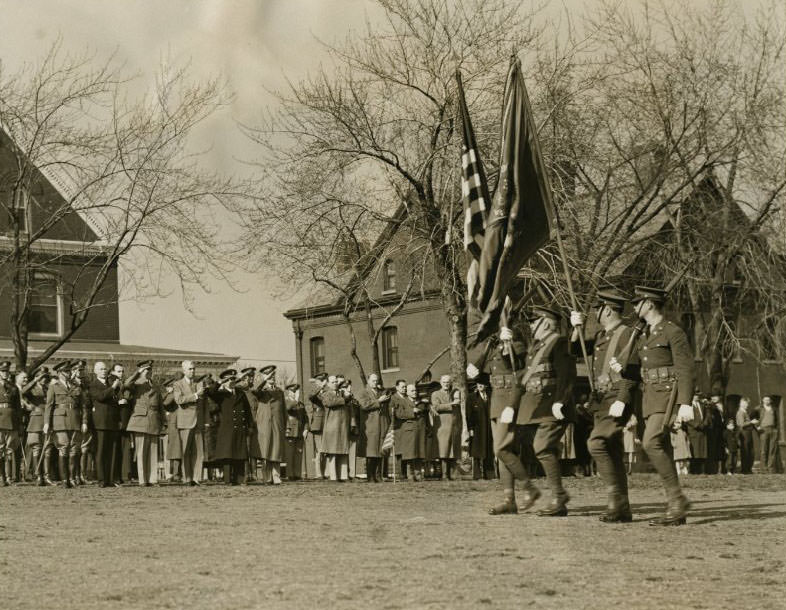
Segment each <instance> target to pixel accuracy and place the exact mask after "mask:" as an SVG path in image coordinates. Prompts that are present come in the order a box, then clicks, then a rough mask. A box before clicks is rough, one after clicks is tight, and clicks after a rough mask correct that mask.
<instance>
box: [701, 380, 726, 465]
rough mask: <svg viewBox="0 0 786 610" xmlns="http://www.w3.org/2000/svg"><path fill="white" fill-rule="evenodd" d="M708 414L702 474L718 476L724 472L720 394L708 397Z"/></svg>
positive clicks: (724, 459) (722, 418)
mask: <svg viewBox="0 0 786 610" xmlns="http://www.w3.org/2000/svg"><path fill="white" fill-rule="evenodd" d="M707 411H708V413H709V418H708V421H709V425H708V426H707V462H706V463H705V467H704V472H705V473H706V474H718V472H719V471H720V472H726V455H725V453H724V449H723V446H724V442H723V435H724V425H723V420H724V417H723V402H722V401H721V394H720V393H719V392H718V393H713V394H712V396H710V404H709V405H707Z"/></svg>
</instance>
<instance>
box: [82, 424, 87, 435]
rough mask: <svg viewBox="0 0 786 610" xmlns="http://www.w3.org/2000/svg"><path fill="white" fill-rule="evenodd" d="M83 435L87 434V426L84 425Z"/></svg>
mask: <svg viewBox="0 0 786 610" xmlns="http://www.w3.org/2000/svg"><path fill="white" fill-rule="evenodd" d="M82 434H87V424H82Z"/></svg>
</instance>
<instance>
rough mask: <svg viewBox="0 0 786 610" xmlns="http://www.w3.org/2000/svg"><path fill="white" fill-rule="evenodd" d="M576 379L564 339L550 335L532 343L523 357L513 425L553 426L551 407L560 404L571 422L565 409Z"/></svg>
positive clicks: (574, 367)
mask: <svg viewBox="0 0 786 610" xmlns="http://www.w3.org/2000/svg"><path fill="white" fill-rule="evenodd" d="M575 379H576V360H575V359H574V358H573V355H572V354H571V353H570V345H569V342H568V339H567V338H566V337H562V336H559V335H557V334H556V333H552V334H551V335H549V336H548V337H545V338H544V339H542V340H541V341H536V342H535V343H534V344H533V345H532V347H531V349H530V351H529V353H528V354H527V367H526V369H525V370H524V374H523V376H522V378H521V382H520V384H524V387H521V385H519V386H517V393H518V394H519V395H522V394H523V395H522V396H521V400H520V402H519V409H518V416H517V418H516V424H518V425H519V426H524V425H528V424H541V423H546V422H555V421H557V419H556V418H555V417H554V414H553V413H552V410H551V407H552V405H553V404H554V403H556V402H559V403H562V405H563V409H562V413H563V414H564V415H565V419H568V420H569V419H572V417H571V415H572V414H571V413H570V411H569V407H570V405H571V403H572V400H571V392H572V390H573V383H574V381H575Z"/></svg>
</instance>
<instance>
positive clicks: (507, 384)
mask: <svg viewBox="0 0 786 610" xmlns="http://www.w3.org/2000/svg"><path fill="white" fill-rule="evenodd" d="M489 383H490V384H491V387H492V388H496V389H500V388H512V387H514V386H515V385H516V376H515V375H491V377H489Z"/></svg>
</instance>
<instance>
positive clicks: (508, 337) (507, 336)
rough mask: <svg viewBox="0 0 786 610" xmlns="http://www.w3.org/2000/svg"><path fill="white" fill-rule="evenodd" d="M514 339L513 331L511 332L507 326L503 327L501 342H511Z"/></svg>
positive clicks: (500, 332) (500, 331) (501, 329)
mask: <svg viewBox="0 0 786 610" xmlns="http://www.w3.org/2000/svg"><path fill="white" fill-rule="evenodd" d="M512 339H513V331H512V330H510V329H509V328H508V327H507V326H503V327H502V328H500V329H499V340H500V341H510V340H512Z"/></svg>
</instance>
